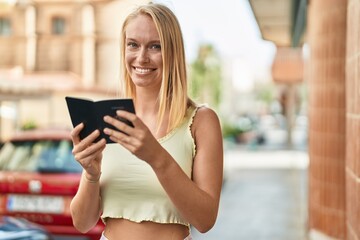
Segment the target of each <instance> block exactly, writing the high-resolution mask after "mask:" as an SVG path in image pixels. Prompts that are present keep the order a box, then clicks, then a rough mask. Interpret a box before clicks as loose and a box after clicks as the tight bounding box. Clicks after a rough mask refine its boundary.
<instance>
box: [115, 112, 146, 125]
mask: <svg viewBox="0 0 360 240" xmlns="http://www.w3.org/2000/svg"><path fill="white" fill-rule="evenodd" d="M116 115H117V116H119V117H122V118H125V119H127V120H128V121H130V122H131V123H132V124H133V125H134V127H135V128H136V127H137V126H141V125H142V121H141V120H140V119H139V118H138V117H137V116H136V115H135V114H134V113H131V112H128V111H123V110H118V111H116Z"/></svg>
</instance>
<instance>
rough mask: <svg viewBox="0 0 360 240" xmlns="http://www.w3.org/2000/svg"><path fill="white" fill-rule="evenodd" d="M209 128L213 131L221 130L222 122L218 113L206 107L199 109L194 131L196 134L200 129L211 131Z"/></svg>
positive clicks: (195, 118) (194, 121) (195, 117)
mask: <svg viewBox="0 0 360 240" xmlns="http://www.w3.org/2000/svg"><path fill="white" fill-rule="evenodd" d="M209 127H211V128H212V129H214V130H215V129H219V128H220V120H219V117H218V115H217V113H216V112H215V111H214V110H213V109H211V108H209V107H206V106H201V107H199V108H198V110H197V112H196V115H195V116H194V120H193V129H194V130H195V132H196V131H197V130H200V129H206V130H207V131H208V130H209Z"/></svg>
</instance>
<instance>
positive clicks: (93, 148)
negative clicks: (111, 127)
mask: <svg viewBox="0 0 360 240" xmlns="http://www.w3.org/2000/svg"><path fill="white" fill-rule="evenodd" d="M83 128H84V124H83V123H80V124H79V125H77V126H76V127H75V128H74V129H73V130H72V131H71V139H72V142H73V145H74V148H73V150H72V153H73V155H74V157H75V160H76V161H78V162H79V163H80V165H81V166H82V167H83V169H84V170H85V171H86V174H88V175H87V178H88V179H90V180H96V179H99V177H100V174H101V159H102V151H103V150H104V149H105V146H106V141H105V139H101V140H100V141H98V142H96V143H94V141H95V140H96V138H97V137H98V136H99V135H100V132H99V130H95V131H94V132H92V133H91V134H90V135H89V136H87V137H86V138H84V139H83V140H80V136H79V133H80V131H81V130H82V129H83Z"/></svg>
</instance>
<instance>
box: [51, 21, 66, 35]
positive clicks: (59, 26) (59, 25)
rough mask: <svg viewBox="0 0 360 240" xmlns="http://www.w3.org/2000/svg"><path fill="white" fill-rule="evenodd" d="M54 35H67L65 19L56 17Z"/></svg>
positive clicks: (53, 27) (53, 26)
mask: <svg viewBox="0 0 360 240" xmlns="http://www.w3.org/2000/svg"><path fill="white" fill-rule="evenodd" d="M51 32H52V34H56V35H63V34H65V19H64V18H62V17H54V18H53V19H52V30H51Z"/></svg>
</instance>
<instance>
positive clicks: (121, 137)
mask: <svg viewBox="0 0 360 240" xmlns="http://www.w3.org/2000/svg"><path fill="white" fill-rule="evenodd" d="M104 133H105V134H107V135H108V136H109V137H112V138H114V139H116V142H119V143H130V138H131V137H130V136H129V135H127V134H126V133H123V132H119V131H116V130H113V129H110V128H105V129H104Z"/></svg>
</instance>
